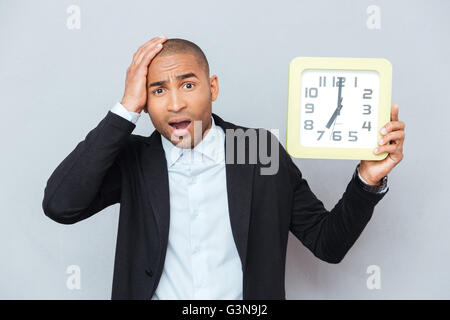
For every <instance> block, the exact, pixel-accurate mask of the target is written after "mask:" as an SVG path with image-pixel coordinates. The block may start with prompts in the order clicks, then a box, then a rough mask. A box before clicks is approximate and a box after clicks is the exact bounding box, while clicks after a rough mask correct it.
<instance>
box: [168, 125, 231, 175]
mask: <svg viewBox="0 0 450 320" xmlns="http://www.w3.org/2000/svg"><path fill="white" fill-rule="evenodd" d="M161 142H162V145H163V148H164V153H165V155H166V161H167V167H168V168H169V167H171V166H172V165H173V164H174V163H175V162H177V161H178V159H179V158H180V157H181V156H183V157H187V158H188V159H194V160H191V161H195V162H197V161H200V162H201V161H202V160H203V159H204V156H206V157H207V158H208V159H209V160H212V161H221V160H222V159H224V134H223V132H222V131H221V130H220V128H219V127H217V126H216V124H215V122H214V118H213V117H211V128H210V130H209V131H208V132H207V133H206V135H205V136H204V137H203V139H202V140H201V141H200V142H199V143H198V144H197V145H196V146H195V148H194V149H186V148H180V147H177V146H175V145H174V144H173V143H172V142H170V141H169V140H168V139H167V138H166V137H164V136H163V135H161ZM192 156H194V157H192Z"/></svg>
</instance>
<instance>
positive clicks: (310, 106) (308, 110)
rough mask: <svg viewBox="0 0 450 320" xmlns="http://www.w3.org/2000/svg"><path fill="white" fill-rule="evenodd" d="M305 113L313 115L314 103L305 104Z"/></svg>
mask: <svg viewBox="0 0 450 320" xmlns="http://www.w3.org/2000/svg"><path fill="white" fill-rule="evenodd" d="M305 113H314V103H307V104H305Z"/></svg>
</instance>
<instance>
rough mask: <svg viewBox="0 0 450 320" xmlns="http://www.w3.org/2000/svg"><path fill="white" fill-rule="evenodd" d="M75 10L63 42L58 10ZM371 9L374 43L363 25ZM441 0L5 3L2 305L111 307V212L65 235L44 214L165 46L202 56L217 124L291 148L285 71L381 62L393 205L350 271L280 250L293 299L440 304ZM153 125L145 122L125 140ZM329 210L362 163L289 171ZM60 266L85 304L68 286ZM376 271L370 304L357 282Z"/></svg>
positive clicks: (445, 210) (444, 136) (443, 291)
mask: <svg viewBox="0 0 450 320" xmlns="http://www.w3.org/2000/svg"><path fill="white" fill-rule="evenodd" d="M71 4H75V5H78V6H79V7H80V8H81V29H80V30H69V29H68V28H67V27H66V20H67V17H68V16H69V14H68V13H67V12H66V9H67V8H68V7H69V6H70V5H71ZM369 5H378V6H379V7H380V9H381V29H379V30H370V29H368V28H367V26H366V20H367V19H368V14H367V13H366V9H367V7H368V6H369ZM449 12H450V2H449V1H444V0H442V1H437V0H434V1H430V0H427V1H381V0H378V1H375V0H372V1H369V0H354V1H350V0H346V1H342V0H341V1H336V0H329V1H317V0H314V1H312V0H311V1H276V2H274V1H260V0H259V1H246V2H244V1H235V0H233V1H230V0H227V1H221V2H220V3H219V2H218V1H196V0H191V1H129V0H128V1H122V2H121V3H119V2H118V1H115V2H112V1H79V0H78V1H76V0H73V1H6V0H2V1H0V46H1V50H0V72H1V73H0V88H1V89H0V90H1V101H0V104H1V117H0V135H1V154H2V156H1V157H0V170H1V183H0V199H1V223H0V254H1V258H0V259H1V260H0V298H3V299H48V298H55V299H109V298H110V293H111V284H112V271H113V262H114V251H115V241H116V232H117V222H118V213H119V205H118V204H117V205H114V206H111V207H109V208H107V209H105V210H104V211H102V212H100V213H99V214H97V215H95V216H93V217H91V218H89V219H87V220H84V221H82V222H80V223H78V224H75V225H69V226H65V225H60V224H57V223H55V222H53V221H51V220H50V219H48V218H47V217H45V216H44V213H43V211H42V208H41V202H42V198H43V190H44V187H45V183H46V181H47V179H48V177H49V176H50V174H51V173H52V172H53V170H54V169H55V168H56V166H57V165H58V164H59V163H60V162H61V161H62V160H63V159H64V157H66V155H67V154H68V153H69V152H70V151H72V150H73V148H74V147H75V146H76V144H77V143H78V142H79V141H81V140H82V139H84V137H85V136H86V134H87V133H88V132H89V131H90V130H91V129H92V128H94V127H95V126H96V125H97V124H98V123H99V121H100V120H101V119H102V118H103V117H104V116H105V115H106V113H107V111H108V110H109V109H110V108H111V107H112V106H113V105H114V103H115V102H116V101H120V99H121V98H122V94H123V89H124V81H125V71H126V68H127V67H128V65H129V63H130V62H131V58H132V55H133V53H134V52H135V51H136V49H137V48H138V47H139V46H140V45H141V44H143V43H144V42H146V41H147V40H148V39H150V38H152V37H154V36H157V35H159V34H162V33H164V34H165V35H166V36H168V37H169V38H174V37H178V38H185V39H188V40H191V41H194V42H195V43H197V44H198V45H199V46H200V47H201V48H202V49H203V50H204V52H205V54H206V56H207V57H208V59H209V62H210V67H211V74H217V75H218V77H219V86H220V93H219V97H218V100H217V101H216V102H214V104H213V112H215V113H217V114H218V115H220V116H221V117H223V118H224V119H225V120H228V121H231V122H234V123H237V124H241V125H245V126H250V127H264V128H267V129H272V128H278V129H279V130H280V139H281V141H282V143H283V145H285V130H286V106H287V75H288V64H289V62H290V60H291V59H292V58H293V57H296V56H336V57H383V58H387V59H388V60H390V61H391V62H392V64H393V92H392V102H393V103H398V104H399V105H400V114H399V115H400V120H402V121H404V122H405V123H406V140H405V145H404V155H405V157H404V159H403V161H402V162H401V163H400V164H399V165H398V166H397V167H395V168H394V170H393V171H392V172H391V173H390V174H389V185H390V191H389V193H388V194H387V195H386V197H385V198H384V199H383V200H382V201H381V202H380V203H379V204H378V205H377V207H376V208H375V212H374V216H373V218H372V220H371V221H370V222H369V224H368V226H367V227H366V229H365V230H364V232H363V234H362V235H361V237H360V238H359V240H358V241H357V243H356V244H355V246H354V247H353V248H352V249H351V250H350V252H349V254H348V255H347V256H346V258H345V259H344V260H343V261H342V262H341V263H340V264H337V265H331V264H327V263H326V262H322V261H320V260H318V259H317V258H315V257H314V256H313V255H312V254H311V253H310V252H309V251H307V249H306V248H305V247H303V245H302V244H301V243H300V242H299V241H298V240H297V239H296V238H295V237H293V236H292V234H291V235H290V238H289V248H288V257H287V268H286V294H287V298H288V299H350V298H352V299H396V298H405V299H418V298H424V299H432V298H434V299H444V298H445V299H448V298H450V272H449V266H450V255H449V253H450V233H449V232H448V227H449V221H450V218H449V213H450V212H449V211H450V210H449V201H448V199H447V196H448V181H449V179H450V172H449V169H448V166H447V165H446V164H445V163H447V159H448V157H449V155H450V154H449V150H448V142H447V141H448V139H449V125H448V119H449V117H450V111H449V110H450V103H449V102H450V101H449V100H450V99H449V94H448V92H449V89H448V83H449V81H448V80H449V74H450V73H449V72H450V67H449V56H450V46H449V44H448V39H449V31H450V19H449V18H450V17H449ZM153 129H154V128H153V126H152V124H151V121H150V119H149V118H148V115H147V114H143V116H142V117H141V119H140V120H139V122H138V126H137V128H136V129H135V131H134V133H135V134H140V135H145V136H148V135H150V133H151V132H152V131H153ZM295 162H296V164H297V165H298V166H299V168H300V170H301V171H302V173H303V175H304V177H305V178H306V179H307V180H308V182H309V184H310V186H311V188H312V190H313V192H314V193H315V194H316V195H317V197H318V198H319V199H321V200H322V201H323V202H324V204H325V206H326V207H327V209H329V210H331V208H332V207H333V206H334V205H335V204H336V202H337V201H338V200H339V198H340V197H341V196H342V193H343V192H344V190H345V187H346V185H347V183H348V182H349V180H350V178H351V174H352V173H353V170H354V168H355V166H356V164H357V163H358V161H348V160H314V159H296V160H295ZM69 265H78V266H80V268H81V289H80V290H69V289H68V288H67V287H66V280H67V278H68V276H69V275H68V274H67V273H66V268H67V267H68V266H69ZM370 265H377V266H379V267H380V269H381V289H379V290H369V289H368V288H367V286H366V280H367V278H368V277H369V275H368V274H367V273H366V269H367V267H368V266H370Z"/></svg>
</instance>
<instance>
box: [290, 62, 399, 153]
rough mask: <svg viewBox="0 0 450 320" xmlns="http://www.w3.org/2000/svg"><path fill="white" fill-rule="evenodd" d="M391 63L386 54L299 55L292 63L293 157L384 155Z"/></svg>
mask: <svg viewBox="0 0 450 320" xmlns="http://www.w3.org/2000/svg"><path fill="white" fill-rule="evenodd" d="M391 91H392V65H391V63H390V62H389V61H388V60H386V59H382V58H326V57H296V58H294V59H293V60H292V61H291V63H290V65H289V82H288V111H287V132H286V150H287V152H288V153H289V154H290V155H291V156H292V157H295V158H324V159H355V160H382V159H384V158H386V156H387V155H388V153H387V152H384V153H381V154H374V153H373V150H374V149H375V148H376V147H377V146H378V140H379V139H380V138H381V134H380V129H381V128H382V127H383V126H384V125H385V124H386V123H388V122H389V121H390V108H391Z"/></svg>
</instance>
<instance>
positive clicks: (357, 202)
mask: <svg viewBox="0 0 450 320" xmlns="http://www.w3.org/2000/svg"><path fill="white" fill-rule="evenodd" d="M286 156H287V166H288V171H289V176H290V181H291V188H292V191H293V201H292V212H291V223H290V231H291V232H292V233H293V234H294V235H295V237H296V238H297V239H299V240H300V241H301V242H302V243H303V244H304V245H305V246H306V247H307V248H308V249H309V250H310V251H311V252H312V253H313V254H314V255H315V256H316V257H318V258H319V259H321V260H323V261H326V262H329V263H339V262H341V260H342V259H343V258H344V256H345V255H346V253H347V252H348V251H349V250H350V248H351V247H352V246H353V244H354V243H355V242H356V240H357V239H358V237H359V235H360V234H361V232H362V231H363V229H364V228H365V226H366V225H367V223H368V222H369V220H370V218H371V217H372V213H373V211H374V208H375V205H376V204H377V203H378V202H379V201H380V200H381V199H382V198H383V197H384V196H385V195H386V193H387V192H385V193H378V194H377V193H373V192H370V191H366V190H364V189H363V188H362V187H361V186H360V185H359V184H358V183H357V181H356V179H358V177H357V176H356V175H353V176H352V178H351V180H350V182H349V183H348V185H347V188H346V189H345V192H344V194H343V196H342V197H341V199H340V200H339V201H338V203H337V204H336V205H335V206H334V208H333V209H332V210H331V211H328V210H326V209H325V207H324V205H323V203H322V202H321V201H320V200H319V199H317V197H316V196H315V195H314V193H313V192H312V191H311V189H310V187H309V185H308V182H307V181H306V180H305V179H304V178H303V177H302V173H301V172H300V170H299V169H298V168H297V166H296V165H295V163H294V162H293V161H292V159H291V157H290V156H289V155H288V154H287V153H286Z"/></svg>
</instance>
